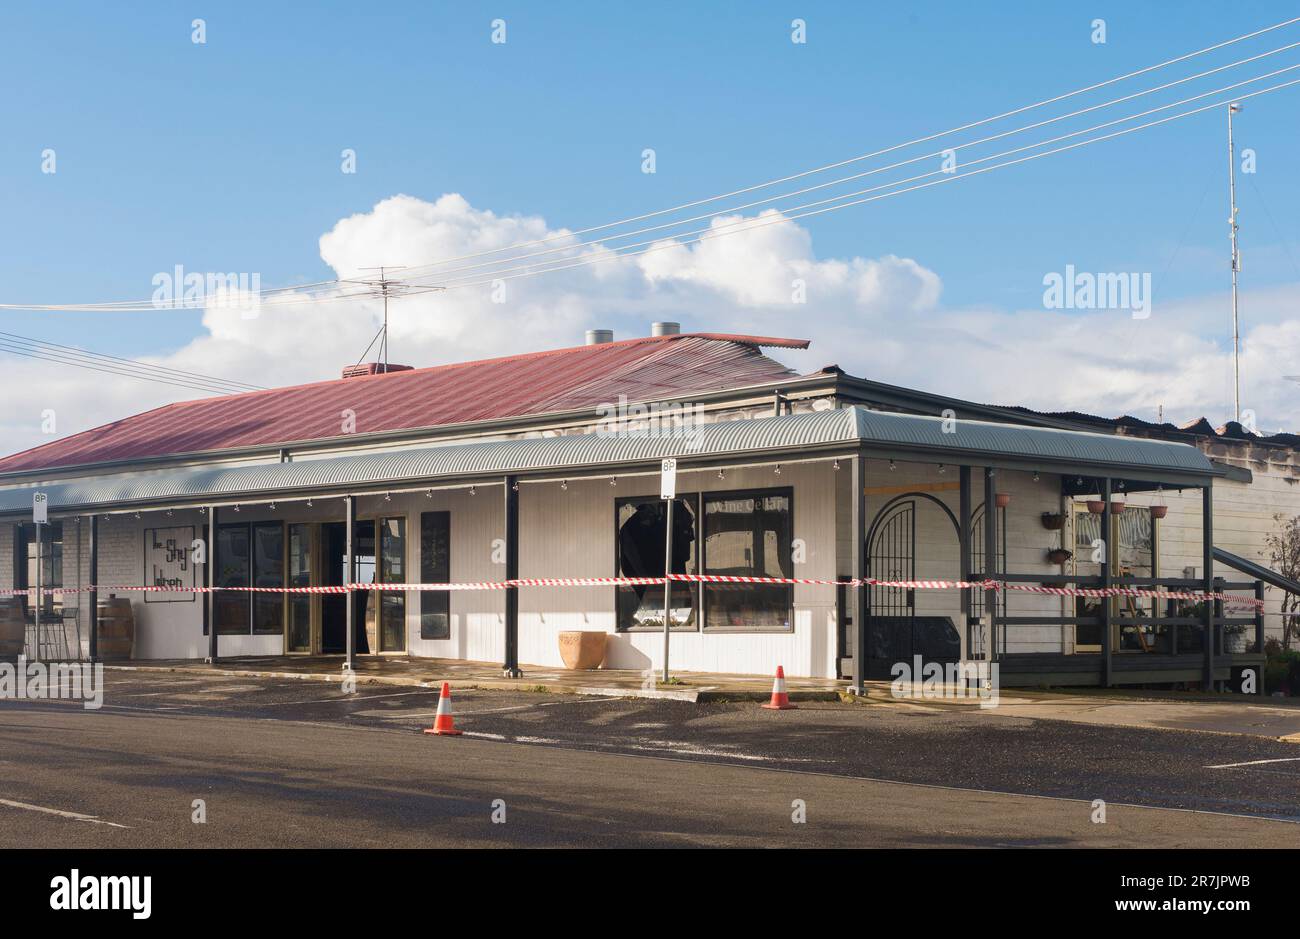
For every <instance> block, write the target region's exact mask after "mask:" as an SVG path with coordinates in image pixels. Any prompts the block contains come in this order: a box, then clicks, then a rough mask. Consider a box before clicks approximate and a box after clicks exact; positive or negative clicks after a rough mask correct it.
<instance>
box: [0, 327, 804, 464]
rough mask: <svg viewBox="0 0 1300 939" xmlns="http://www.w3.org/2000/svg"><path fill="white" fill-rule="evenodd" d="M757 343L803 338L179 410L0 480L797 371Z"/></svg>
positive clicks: (607, 350)
mask: <svg viewBox="0 0 1300 939" xmlns="http://www.w3.org/2000/svg"><path fill="white" fill-rule="evenodd" d="M760 346H777V347H782V348H790V349H802V348H807V346H808V342H807V340H803V339H777V338H772V337H766V336H742V335H731V334H723V333H684V334H680V335H670V336H646V337H641V338H637V339H626V340H623V341H620V342H610V343H604V344H601V345H594V346H575V347H572V348H568V349H552V350H547V351H543V352H530V353H525V354H522V355H511V356H504V357H502V358H497V359H481V360H478V361H474V362H459V363H455V364H451V365H439V366H434V367H433V368H419V369H412V370H410V371H401V372H391V373H389V374H386V375H385V374H380V375H371V376H363V377H359V378H346V379H336V380H333V381H323V382H315V383H312V384H308V385H294V386H290V387H287V388H273V389H269V390H267V391H252V392H248V393H245V394H237V395H223V396H221V397H215V398H201V399H199V400H197V401H182V402H178V403H176V404H169V405H166V406H164V407H161V408H157V409H155V410H152V411H145V412H144V413H142V414H137V415H135V416H133V417H128V418H125V419H123V420H120V421H114V422H113V423H111V424H105V425H103V426H102V427H96V428H94V429H92V430H87V431H83V432H82V433H79V434H75V435H73V436H71V437H68V438H66V439H64V440H57V441H54V442H52V443H47V444H44V445H42V446H39V447H35V448H33V449H31V450H25V451H23V452H21V453H16V454H13V455H12V456H9V457H5V458H3V459H0V472H19V471H25V470H37V469H46V468H55V467H67V466H79V465H86V464H94V463H106V462H115V461H121V460H135V459H144V458H147V457H165V456H172V455H179V454H186V453H204V452H210V451H219V450H231V449H241V448H245V447H259V446H264V447H273V446H277V445H280V444H287V443H296V442H302V441H309V440H321V439H326V438H331V437H340V436H341V435H342V434H341V431H342V423H343V416H342V414H343V412H344V411H345V410H348V411H352V412H353V413H355V415H356V429H355V433H359V434H367V433H382V432H384V431H398V430H410V429H416V428H422V427H438V426H441V425H446V424H460V423H466V422H470V421H484V420H491V419H494V418H506V417H514V416H520V415H525V414H541V413H545V412H548V411H562V410H567V409H571V408H582V407H595V406H597V405H600V404H603V403H606V402H610V403H615V402H617V401H618V400H619V397H620V396H625V397H626V400H628V401H630V402H637V401H653V400H656V399H663V398H669V397H672V396H674V395H681V394H685V393H689V392H701V391H714V390H725V389H728V388H742V387H745V386H747V385H759V384H763V383H765V382H772V381H780V380H781V379H783V378H788V377H791V376H792V375H794V374H795V373H794V372H793V371H791V370H790V369H788V368H786V367H785V366H783V365H781V364H780V363H779V362H776V361H774V360H772V359H769V358H768V357H767V356H765V355H763V354H762V353H761V352H760V351H759V347H760Z"/></svg>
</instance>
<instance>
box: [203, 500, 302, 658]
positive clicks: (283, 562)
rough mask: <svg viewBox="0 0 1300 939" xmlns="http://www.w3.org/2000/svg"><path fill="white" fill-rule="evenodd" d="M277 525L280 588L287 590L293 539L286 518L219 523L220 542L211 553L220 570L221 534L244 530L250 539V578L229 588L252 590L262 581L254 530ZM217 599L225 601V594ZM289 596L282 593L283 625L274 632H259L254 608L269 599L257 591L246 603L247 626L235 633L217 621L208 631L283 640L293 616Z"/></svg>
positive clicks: (250, 591)
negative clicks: (290, 543)
mask: <svg viewBox="0 0 1300 939" xmlns="http://www.w3.org/2000/svg"><path fill="white" fill-rule="evenodd" d="M274 525H278V526H279V527H280V586H281V587H284V586H286V581H287V578H288V549H289V537H288V531H287V527H286V525H285V522H284V520H283V519H268V520H265V521H260V522H253V521H248V522H218V523H217V530H216V536H217V541H216V544H214V545H211V546H210V548H211V550H212V554H213V560H214V562H215V563H216V565H217V567H218V570H219V569H220V564H221V551H220V544H221V533H222V531H231V530H234V529H243V531H244V533H245V536H246V537H247V539H248V559H247V561H248V572H247V575H246V576H245V578H244V581H245V582H244V583H242V584H231V585H229V586H236V587H252V586H255V585H256V584H255V581H256V580H257V579H258V576H257V541H256V537H255V535H254V529H255V528H258V527H263V528H269V527H271V526H274ZM217 597H218V600H220V599H221V595H220V594H218V595H217ZM288 597H289V595H288V594H286V593H282V594H280V603H279V610H280V615H279V625H278V626H277V627H276V628H275V629H273V630H272V629H261V630H259V629H257V628H256V623H257V620H256V617H255V615H254V609H255V607H256V605H257V600H258V599H259V598H261V599H263V600H265V599H266V596H265V595H264V594H260V593H257V592H255V591H252V590H249V591H248V592H247V596H246V603H245V610H244V615H245V621H244V625H243V627H242V628H240V629H238V630H235V629H232V628H231V627H229V626H226V627H223V626H221V625H220V624H218V623H215V622H214V623H210V624H208V628H209V629H216V630H217V635H218V636H248V637H255V636H280V637H282V638H283V636H284V630H285V624H286V623H287V622H288V615H289V614H288ZM214 605H215V604H214ZM267 605H268V604H265V603H264V604H263V606H267ZM205 611H206V604H205ZM205 615H206V612H205ZM215 618H216V617H214V619H215ZM204 635H207V629H205V630H204Z"/></svg>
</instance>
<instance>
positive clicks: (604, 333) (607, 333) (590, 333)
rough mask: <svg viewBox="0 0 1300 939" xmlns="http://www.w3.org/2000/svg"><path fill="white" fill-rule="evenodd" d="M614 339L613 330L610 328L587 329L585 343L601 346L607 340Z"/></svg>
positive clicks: (611, 340)
mask: <svg viewBox="0 0 1300 939" xmlns="http://www.w3.org/2000/svg"><path fill="white" fill-rule="evenodd" d="M613 341H614V330H612V329H589V330H587V345H589V346H603V345H604V344H605V343H607V342H613Z"/></svg>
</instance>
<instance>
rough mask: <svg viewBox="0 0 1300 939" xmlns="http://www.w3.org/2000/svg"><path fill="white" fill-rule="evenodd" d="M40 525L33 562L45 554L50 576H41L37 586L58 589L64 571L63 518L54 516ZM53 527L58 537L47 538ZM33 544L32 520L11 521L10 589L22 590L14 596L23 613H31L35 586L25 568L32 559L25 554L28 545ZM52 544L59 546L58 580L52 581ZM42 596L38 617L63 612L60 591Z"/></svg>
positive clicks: (28, 547) (41, 559) (43, 557)
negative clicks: (11, 573)
mask: <svg viewBox="0 0 1300 939" xmlns="http://www.w3.org/2000/svg"><path fill="white" fill-rule="evenodd" d="M42 527H43V528H44V529H45V530H44V531H43V532H42V533H41V555H42V557H38V558H37V559H36V562H37V563H38V564H39V563H41V561H43V560H46V557H48V560H49V562H50V563H49V566H48V570H49V573H50V575H51V576H50V577H49V578H48V579H45V578H42V581H41V588H42V589H43V590H49V589H51V588H62V587H63V575H64V573H65V571H64V566H63V564H64V557H63V535H64V526H63V519H57V520H55V521H52V522H43V523H42ZM56 527H57V528H58V530H59V537H58V538H52V537H50V532H51V531H52V530H53V529H54V528H56ZM35 543H36V523H35V522H17V523H15V525H14V588H15V589H17V590H21V591H23V592H22V593H20V594H18V597H19V599H20V600H21V601H22V604H23V613H24V615H25V616H32V615H33V606H32V602H31V593H32V591H33V590H35V589H36V585H35V584H34V583H31V579H32V578H31V572H30V570H29V566H30V563H31V561H32V560H33V559H32V558H29V557H28V553H29V551H30V550H31V548H32V547H33V546H34V545H35ZM55 543H57V544H58V546H59V553H58V571H59V577H58V583H55V582H54V578H53V573H54V567H55V564H54V545H55ZM47 551H48V555H47V556H46V552H47ZM44 599H45V602H44V603H41V604H40V608H41V615H42V616H46V615H49V616H56V617H57V616H62V615H63V594H62V592H57V593H50V594H46V596H45V598H44Z"/></svg>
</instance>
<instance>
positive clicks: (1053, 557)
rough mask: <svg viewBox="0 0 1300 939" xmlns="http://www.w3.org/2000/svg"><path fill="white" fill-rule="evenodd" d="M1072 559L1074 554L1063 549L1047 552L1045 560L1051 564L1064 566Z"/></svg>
mask: <svg viewBox="0 0 1300 939" xmlns="http://www.w3.org/2000/svg"><path fill="white" fill-rule="evenodd" d="M1072 557H1074V553H1073V552H1071V551H1067V550H1066V549H1065V548H1053V549H1052V550H1051V551H1048V552H1047V560H1048V561H1050V562H1051V563H1053V564H1064V563H1065V562H1066V561H1068V560H1070V558H1072Z"/></svg>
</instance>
